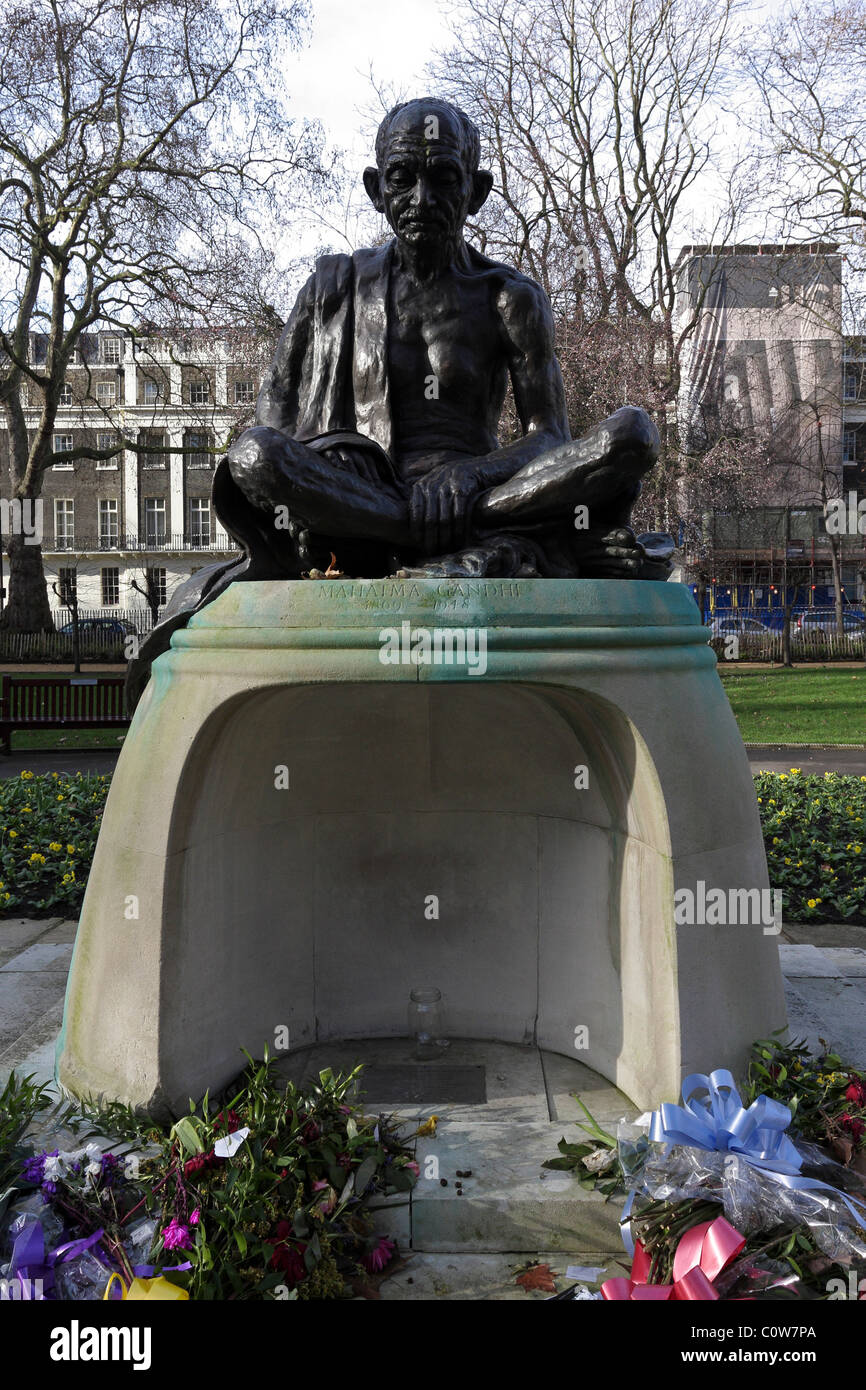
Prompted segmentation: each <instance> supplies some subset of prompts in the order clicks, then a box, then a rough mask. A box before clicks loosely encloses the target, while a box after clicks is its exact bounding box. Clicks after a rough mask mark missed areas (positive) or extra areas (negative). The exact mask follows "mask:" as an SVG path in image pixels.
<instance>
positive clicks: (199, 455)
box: [184, 430, 211, 468]
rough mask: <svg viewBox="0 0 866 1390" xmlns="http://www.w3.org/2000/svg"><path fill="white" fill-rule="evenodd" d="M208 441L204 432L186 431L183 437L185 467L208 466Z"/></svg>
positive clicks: (209, 462) (209, 463) (209, 458)
mask: <svg viewBox="0 0 866 1390" xmlns="http://www.w3.org/2000/svg"><path fill="white" fill-rule="evenodd" d="M209 443H210V441H209V439H208V436H207V435H206V434H197V433H195V432H193V431H191V430H190V431H188V432H187V434H186V437H185V439H184V453H185V454H186V466H187V468H210V466H211V456H210V453H209V451H208V445H209Z"/></svg>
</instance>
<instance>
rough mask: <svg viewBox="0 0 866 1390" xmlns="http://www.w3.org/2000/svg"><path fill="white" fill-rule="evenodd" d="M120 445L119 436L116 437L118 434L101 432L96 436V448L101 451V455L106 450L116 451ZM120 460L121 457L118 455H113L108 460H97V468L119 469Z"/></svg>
mask: <svg viewBox="0 0 866 1390" xmlns="http://www.w3.org/2000/svg"><path fill="white" fill-rule="evenodd" d="M119 443H120V441H119V440H118V437H117V435H116V434H111V433H110V432H108V433H106V432H104V431H101V430H100V432H99V433H98V434H97V436H96V447H97V449H98V450H99V452H100V453H104V451H105V450H106V449H116V448H117V447H118V444H119ZM118 458H119V455H118V454H112V456H111V458H107V459H97V460H96V467H97V468H117V461H118Z"/></svg>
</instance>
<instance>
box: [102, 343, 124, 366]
mask: <svg viewBox="0 0 866 1390" xmlns="http://www.w3.org/2000/svg"><path fill="white" fill-rule="evenodd" d="M121 351H122V346H121V341H120V339H119V338H103V339H102V360H103V362H111V363H116V362H119V361H120V358H121Z"/></svg>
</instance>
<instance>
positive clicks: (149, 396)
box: [143, 381, 162, 405]
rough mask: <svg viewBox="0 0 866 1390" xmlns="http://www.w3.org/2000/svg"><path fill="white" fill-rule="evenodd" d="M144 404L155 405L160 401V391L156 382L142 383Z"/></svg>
mask: <svg viewBox="0 0 866 1390" xmlns="http://www.w3.org/2000/svg"><path fill="white" fill-rule="evenodd" d="M143 394H144V404H145V405H156V404H157V402H158V401H159V400H161V399H162V390H161V388H160V384H159V382H158V381H145V383H144V393H143Z"/></svg>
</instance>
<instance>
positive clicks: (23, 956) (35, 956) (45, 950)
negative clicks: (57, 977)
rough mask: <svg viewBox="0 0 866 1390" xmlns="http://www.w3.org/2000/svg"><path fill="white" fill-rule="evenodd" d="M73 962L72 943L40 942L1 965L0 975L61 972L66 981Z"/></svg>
mask: <svg viewBox="0 0 866 1390" xmlns="http://www.w3.org/2000/svg"><path fill="white" fill-rule="evenodd" d="M71 960H72V944H71V942H65V941H42V940H39V941H37V942H35V943H34V945H32V946H28V947H26V949H25V950H23V951H19V952H18V954H17V955H16V956H13V957H12V959H11V960H9V961H7V962H6V964H5V965H0V974H11V973H15V972H20V971H26V972H27V973H28V974H33V973H34V972H40V973H43V974H57V973H58V971H59V972H60V973H62V975H63V978H64V980H65V979H66V976H67V975H68V973H69V965H70V962H71Z"/></svg>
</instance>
